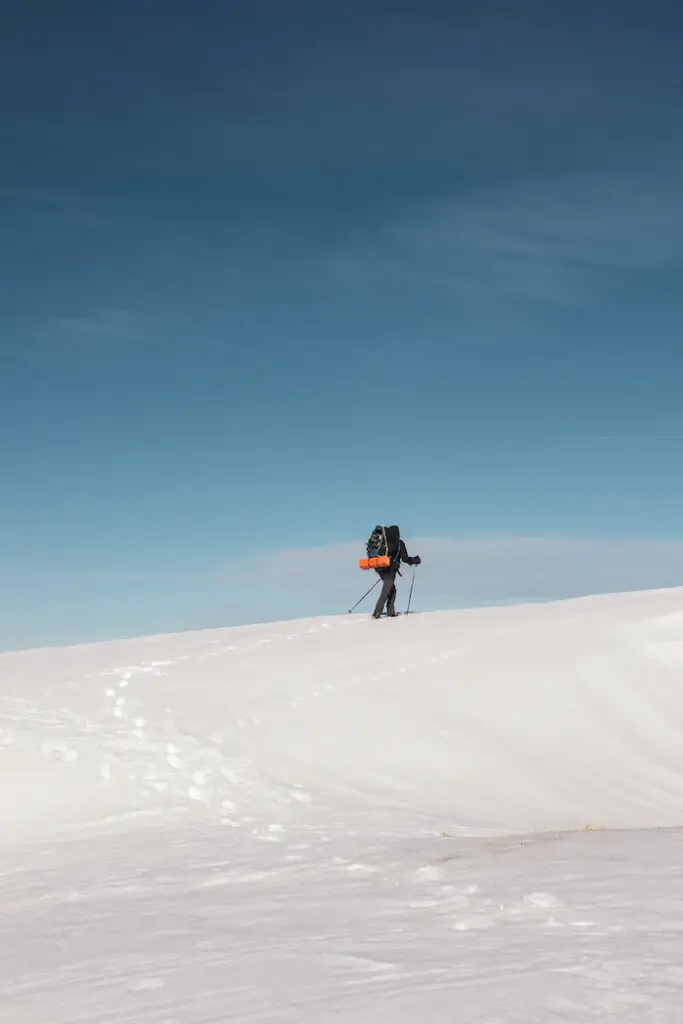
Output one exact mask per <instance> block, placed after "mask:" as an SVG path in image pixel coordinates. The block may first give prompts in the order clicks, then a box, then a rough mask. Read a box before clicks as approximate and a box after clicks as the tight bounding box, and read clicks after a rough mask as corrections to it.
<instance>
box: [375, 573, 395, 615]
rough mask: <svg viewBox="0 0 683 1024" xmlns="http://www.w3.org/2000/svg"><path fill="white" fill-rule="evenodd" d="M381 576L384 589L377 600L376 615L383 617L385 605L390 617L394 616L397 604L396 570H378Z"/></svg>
mask: <svg viewBox="0 0 683 1024" xmlns="http://www.w3.org/2000/svg"><path fill="white" fill-rule="evenodd" d="M376 572H377V573H378V575H379V576H381V578H382V581H383V582H382V589H381V591H380V595H379V597H378V598H377V604H376V605H375V611H374V613H373V614H374V615H381V614H382V612H383V611H384V605H385V604H386V606H387V612H388V614H389V615H393V614H394V613H395V611H396V608H395V607H394V605H395V604H396V572H397V570H396V569H393V568H392V569H382V570H381V571H380V570H376Z"/></svg>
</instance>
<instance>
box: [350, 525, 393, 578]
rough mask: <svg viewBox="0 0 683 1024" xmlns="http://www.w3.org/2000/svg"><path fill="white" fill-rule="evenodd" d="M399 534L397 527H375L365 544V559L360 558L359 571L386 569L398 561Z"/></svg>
mask: <svg viewBox="0 0 683 1024" xmlns="http://www.w3.org/2000/svg"><path fill="white" fill-rule="evenodd" d="M400 546H401V534H400V532H399V528H398V526H376V527H375V529H374V530H373V531H372V533H371V534H370V536H369V537H368V540H367V541H366V544H365V550H366V553H367V558H361V560H360V561H359V563H358V565H359V566H360V568H361V569H388V568H389V567H390V566H391V564H392V563H393V562H395V561H396V560H397V559H398V556H399V551H400Z"/></svg>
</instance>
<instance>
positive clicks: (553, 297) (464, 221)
mask: <svg viewBox="0 0 683 1024" xmlns="http://www.w3.org/2000/svg"><path fill="white" fill-rule="evenodd" d="M672 166H673V165H672ZM675 166H677V167H678V166H683V159H681V158H680V157H679V159H678V161H677V162H676V164H675ZM328 266H329V268H330V272H331V273H332V274H337V275H340V277H341V278H345V279H346V280H353V279H354V278H356V279H358V280H361V279H362V280H363V281H365V282H366V287H368V286H372V284H373V283H374V284H375V285H377V283H380V284H381V283H386V282H387V281H389V280H391V279H393V280H395V281H397V282H399V283H400V282H403V283H404V284H406V285H407V284H410V283H412V284H413V285H414V286H416V287H426V288H431V289H433V290H435V291H436V290H439V291H442V292H446V293H450V294H451V295H453V296H454V297H457V298H458V299H459V300H462V301H465V302H466V301H468V300H475V301H476V300H477V299H478V298H479V299H483V300H485V301H487V302H488V301H490V299H491V298H496V297H497V298H499V299H503V300H505V299H518V300H526V301H528V300H541V301H543V302H550V303H572V304H574V303H576V302H590V301H595V300H596V299H597V298H599V294H600V289H601V286H602V284H603V282H604V280H605V279H606V277H607V275H609V274H613V273H614V272H617V273H620V272H621V273H624V272H628V271H633V270H657V269H665V268H672V267H679V266H680V267H683V177H681V176H680V175H679V174H677V173H674V172H673V171H672V170H668V171H662V169H661V168H660V167H657V168H653V169H651V170H648V169H647V168H643V169H641V170H639V171H638V172H632V173H628V174H627V173H624V172H623V171H619V170H617V169H615V170H605V171H603V172H600V173H591V174H582V175H573V176H562V177H555V178H536V179H533V180H527V181H524V182H521V183H520V182H515V183H511V184H507V185H505V186H497V187H487V188H479V189H475V190H471V191H469V192H468V193H467V194H465V195H463V196H461V197H458V198H453V199H447V200H441V201H438V202H436V203H427V204H423V205H422V206H421V207H419V208H418V209H416V210H414V211H413V212H411V213H410V214H407V215H405V216H403V217H401V218H399V219H398V220H394V221H392V222H390V223H387V224H386V225H385V226H384V228H383V229H382V231H381V232H379V233H377V234H376V235H375V236H374V237H372V238H371V237H369V236H367V235H366V236H365V237H362V236H360V235H359V236H358V237H357V238H356V239H354V240H353V241H352V242H351V243H350V244H348V245H346V246H344V247H342V248H341V249H339V250H338V251H336V252H335V253H333V254H332V256H331V259H330V261H329V264H328Z"/></svg>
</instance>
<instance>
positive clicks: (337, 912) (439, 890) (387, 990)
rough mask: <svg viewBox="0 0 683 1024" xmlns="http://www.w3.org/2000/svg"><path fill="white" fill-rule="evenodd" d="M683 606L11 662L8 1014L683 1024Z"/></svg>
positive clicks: (591, 603)
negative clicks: (682, 849)
mask: <svg viewBox="0 0 683 1024" xmlns="http://www.w3.org/2000/svg"><path fill="white" fill-rule="evenodd" d="M682 824H683V591H682V590H668V591H657V592H651V593H640V594H622V595H615V596H606V597H598V598H596V597H592V598H587V599H583V600H577V601H569V602H563V603H558V604H550V605H532V606H520V607H517V608H505V609H486V610H477V611H467V612H453V613H439V614H436V613H435V614H431V615H420V616H415V617H409V618H401V619H398V620H396V621H390V620H388V621H382V622H373V621H371V620H369V619H368V618H367V617H366V616H364V615H362V616H358V615H355V616H345V617H341V618H331V619H325V620H323V619H319V620H309V621H303V622H296V623H291V622H290V623H283V624H276V625H272V624H271V625H260V626H252V627H248V628H234V629H224V630H211V631H206V632H202V633H191V634H184V635H177V636H161V637H152V638H145V639H141V640H131V641H125V642H119V643H108V644H98V645H91V646H86V647H80V648H68V649H67V648H64V649H56V650H47V651H45V650H44V651H28V652H20V653H13V654H7V655H3V656H0V835H1V836H2V841H1V842H0V883H1V885H2V913H1V914H0V949H1V950H2V954H1V955H0V1020H2V1021H8V1022H12V1024H48V1022H49V1024H67V1022H68V1024H74V1022H79V1024H86V1022H87V1024H89V1022H97V1024H108V1022H113V1021H116V1022H122V1021H125V1022H144V1024H161V1022H163V1024H187V1022H192V1024H209V1022H226V1021H240V1022H245V1024H246V1022H250V1024H251V1022H297V1024H298V1022H311V1024H313V1022H315V1024H326V1022H339V1021H348V1022H354V1024H365V1022H368V1024H375V1022H377V1024H382V1022H392V1024H414V1022H415V1021H416V1020H425V1021H430V1022H441V1021H444V1022H451V1021H456V1020H457V1021H463V1022H464V1021H467V1022H468V1024H478V1022H481V1024H484V1022H486V1024H519V1022H522V1021H523V1022H524V1024H546V1022H548V1021H551V1020H552V1021H570V1022H576V1024H585V1022H589V1021H599V1022H601V1024H605V1022H612V1021H613V1022H620V1024H626V1022H628V1024H636V1022H637V1024H646V1022H647V1024H650V1022H663V1021H666V1022H668V1021H671V1022H678V1021H679V1020H680V1014H681V1006H683V965H682V961H681V949H682V948H683V860H682V858H681V853H680V843H681V832H680V831H678V829H679V827H680V826H681V825H682Z"/></svg>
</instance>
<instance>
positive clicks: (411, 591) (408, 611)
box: [406, 566, 415, 615]
mask: <svg viewBox="0 0 683 1024" xmlns="http://www.w3.org/2000/svg"><path fill="white" fill-rule="evenodd" d="M414 586H415V566H413V578H412V580H411V582H410V593H409V594H408V607H407V608H406V615H410V602H411V601H412V599H413V587H414Z"/></svg>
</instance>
